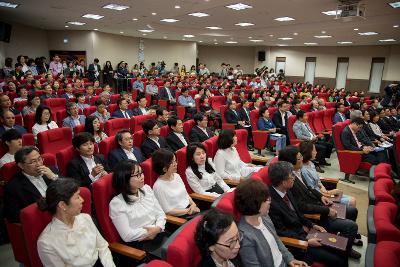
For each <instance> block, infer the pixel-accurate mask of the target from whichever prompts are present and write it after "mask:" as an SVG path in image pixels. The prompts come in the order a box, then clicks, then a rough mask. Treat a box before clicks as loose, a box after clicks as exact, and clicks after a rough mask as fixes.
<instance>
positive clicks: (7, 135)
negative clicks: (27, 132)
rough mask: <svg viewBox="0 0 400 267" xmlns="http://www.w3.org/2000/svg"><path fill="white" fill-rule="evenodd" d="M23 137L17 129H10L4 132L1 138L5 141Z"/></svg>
mask: <svg viewBox="0 0 400 267" xmlns="http://www.w3.org/2000/svg"><path fill="white" fill-rule="evenodd" d="M18 139H22V135H21V134H20V133H19V132H18V131H17V130H15V129H9V130H7V131H5V132H4V133H3V135H2V136H1V140H3V142H4V143H5V142H11V141H12V140H18Z"/></svg>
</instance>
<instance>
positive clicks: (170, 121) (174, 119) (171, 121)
mask: <svg viewBox="0 0 400 267" xmlns="http://www.w3.org/2000/svg"><path fill="white" fill-rule="evenodd" d="M178 121H181V119H180V118H178V117H177V116H172V117H169V118H168V120H167V123H168V126H169V128H170V129H171V128H172V126H174V127H175V126H176V124H177V123H178Z"/></svg>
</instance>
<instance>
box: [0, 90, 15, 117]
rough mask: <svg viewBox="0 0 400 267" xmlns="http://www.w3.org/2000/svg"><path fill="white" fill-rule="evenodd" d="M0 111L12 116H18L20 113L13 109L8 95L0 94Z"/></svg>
mask: <svg viewBox="0 0 400 267" xmlns="http://www.w3.org/2000/svg"><path fill="white" fill-rule="evenodd" d="M1 111H3V112H4V111H10V112H12V113H13V114H14V115H18V114H19V113H20V112H19V110H17V109H16V108H14V107H13V105H12V103H11V100H10V98H9V97H8V95H3V94H0V112H1Z"/></svg>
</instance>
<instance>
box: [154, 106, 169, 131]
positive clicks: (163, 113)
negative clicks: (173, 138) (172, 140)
mask: <svg viewBox="0 0 400 267" xmlns="http://www.w3.org/2000/svg"><path fill="white" fill-rule="evenodd" d="M156 115H157V118H156V122H157V125H158V127H160V128H161V127H163V126H166V125H168V123H167V121H168V118H169V112H168V110H167V109H166V108H164V107H161V108H158V109H157V110H156Z"/></svg>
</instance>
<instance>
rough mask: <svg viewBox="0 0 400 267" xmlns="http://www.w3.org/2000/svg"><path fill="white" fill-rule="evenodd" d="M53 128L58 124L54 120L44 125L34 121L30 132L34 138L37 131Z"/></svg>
mask: <svg viewBox="0 0 400 267" xmlns="http://www.w3.org/2000/svg"><path fill="white" fill-rule="evenodd" d="M55 128H58V125H57V123H55V122H54V121H51V122H50V123H48V124H44V125H43V124H38V123H35V125H33V127H32V133H33V135H34V136H35V139H36V138H37V135H38V133H41V132H45V131H47V130H50V129H55Z"/></svg>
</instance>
